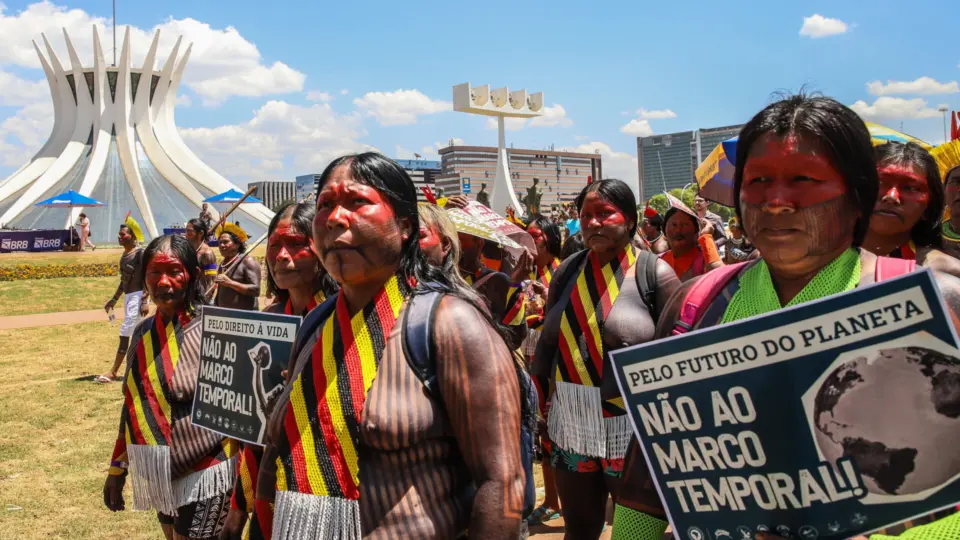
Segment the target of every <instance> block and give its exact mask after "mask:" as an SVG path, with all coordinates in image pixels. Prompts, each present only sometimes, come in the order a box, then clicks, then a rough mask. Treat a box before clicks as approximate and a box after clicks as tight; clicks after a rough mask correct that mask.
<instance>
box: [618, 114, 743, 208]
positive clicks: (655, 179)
mask: <svg viewBox="0 0 960 540" xmlns="http://www.w3.org/2000/svg"><path fill="white" fill-rule="evenodd" d="M742 127H743V125H736V126H724V127H717V128H701V129H698V130H696V131H681V132H679V133H668V134H664V135H651V136H649V137H637V161H638V164H637V168H638V169H639V173H640V200H641V201H645V200H647V199H649V198H650V197H652V196H654V195H656V194H657V193H662V192H664V191H670V190H671V189H674V188H683V187H684V186H686V185H687V184H690V183H691V182H692V183H696V179H695V178H694V173H695V172H696V170H697V166H698V165H700V163H701V162H702V161H703V160H704V159H706V157H707V156H709V155H710V152H712V151H713V149H714V148H716V146H717V145H718V144H720V143H721V142H723V141H725V140H727V139H730V138H732V137H736V136H737V135H739V134H740V128H742Z"/></svg>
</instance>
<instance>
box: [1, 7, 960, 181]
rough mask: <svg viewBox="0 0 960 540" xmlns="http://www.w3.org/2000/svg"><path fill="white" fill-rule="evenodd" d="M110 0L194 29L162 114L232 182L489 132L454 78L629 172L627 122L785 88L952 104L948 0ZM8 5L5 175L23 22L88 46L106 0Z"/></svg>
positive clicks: (956, 13)
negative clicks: (543, 105)
mask: <svg viewBox="0 0 960 540" xmlns="http://www.w3.org/2000/svg"><path fill="white" fill-rule="evenodd" d="M118 3H119V6H118V23H119V25H130V26H132V27H133V28H134V52H135V55H134V57H135V61H138V60H136V59H137V58H140V59H142V57H143V52H144V51H145V49H146V46H147V45H148V40H149V36H150V35H152V33H153V31H154V30H155V29H156V28H160V30H161V32H162V40H161V52H162V56H165V55H166V53H167V51H169V49H170V45H172V40H173V39H174V37H175V34H177V33H181V32H182V33H184V34H185V37H186V39H188V40H192V41H194V42H195V51H194V55H195V56H194V57H192V58H191V62H190V65H189V66H188V68H187V75H186V81H185V84H184V86H183V87H181V99H182V101H183V104H182V105H181V106H180V107H178V109H177V123H178V125H179V126H180V128H181V130H182V133H183V136H184V139H185V140H186V141H187V143H188V144H189V145H190V146H191V147H192V148H193V149H194V150H195V151H196V152H197V154H199V155H200V156H201V157H202V158H203V159H205V160H206V161H207V162H208V163H209V164H211V165H212V166H214V167H215V168H216V169H218V170H219V171H220V172H221V173H223V174H225V175H226V176H227V177H228V178H230V179H232V180H234V181H235V183H237V184H239V185H245V184H246V182H247V181H250V180H259V179H278V180H279V179H287V180H289V179H292V178H293V176H295V175H297V174H304V173H310V172H318V171H319V170H320V169H321V168H322V167H323V165H324V164H325V163H326V162H327V161H329V159H331V158H332V157H334V156H335V155H337V154H338V153H342V152H347V151H356V150H361V149H365V148H370V147H373V148H377V149H379V150H380V151H382V152H384V153H386V154H388V155H391V156H393V157H412V153H413V152H417V153H420V154H423V155H425V156H426V157H435V156H436V149H437V143H440V144H445V143H446V141H448V140H449V139H452V138H455V139H458V142H459V141H464V142H465V143H467V144H482V145H492V144H495V143H496V131H495V130H491V129H490V128H489V126H488V123H487V120H486V119H484V118H480V117H473V116H471V115H465V114H462V113H455V112H452V111H450V110H449V102H450V101H451V100H452V92H451V87H452V86H453V85H454V84H457V83H461V82H467V81H469V82H471V83H474V84H491V85H492V86H494V87H500V86H509V87H510V88H512V89H519V88H526V89H527V90H529V91H543V92H544V93H545V97H546V102H547V105H548V106H550V110H549V114H548V115H547V116H546V117H545V118H543V119H540V120H538V121H536V122H532V123H528V124H526V125H522V126H520V125H513V126H511V127H512V128H514V129H512V130H511V131H509V132H508V134H507V138H508V143H513V144H514V145H515V146H517V147H533V148H543V147H546V146H549V145H551V144H554V145H556V147H558V148H561V147H562V148H570V149H579V150H587V151H593V150H599V151H600V152H601V154H603V159H604V169H605V172H606V173H607V175H608V176H619V177H622V178H625V179H629V180H632V181H633V182H635V181H636V177H637V173H636V162H635V158H636V156H635V154H636V135H637V134H649V133H670V132H674V131H681V130H687V129H694V128H697V127H713V126H719V125H728V124H736V123H741V122H744V121H746V120H747V119H749V117H750V116H751V115H752V114H754V113H756V112H757V111H758V110H759V109H760V108H762V107H763V106H764V105H765V104H766V103H768V102H769V100H770V99H771V94H772V93H773V92H774V91H777V90H781V89H786V90H796V89H798V88H800V87H801V86H806V87H807V88H809V89H811V90H817V91H821V92H823V93H825V94H827V95H830V96H833V97H836V98H837V99H839V100H840V101H842V102H844V103H846V104H848V105H854V104H856V105H855V106H854V108H855V110H857V111H858V112H860V113H861V114H862V115H863V116H865V117H867V118H868V119H870V120H873V121H877V122H879V123H883V124H886V125H888V126H890V127H893V128H899V127H900V125H901V122H902V123H903V128H904V130H905V131H907V132H908V133H911V134H912V135H915V136H917V137H920V138H922V139H925V140H927V141H928V142H931V143H937V142H940V141H941V140H942V139H943V126H942V118H941V116H940V113H938V112H936V109H937V107H938V106H939V105H941V104H946V105H948V106H950V107H951V108H952V109H954V110H960V88H958V84H957V82H956V81H958V80H960V49H958V48H957V47H956V46H955V45H953V44H954V43H955V41H956V39H955V38H956V35H957V22H958V21H960V2H956V1H955V0H950V1H948V0H942V1H941V0H918V1H914V2H910V3H903V2H894V1H892V0H877V1H873V2H870V3H864V2H849V1H833V2H825V1H824V2H789V3H788V2H732V1H728V2H656V3H652V2H604V3H595V5H590V4H589V3H585V2H576V3H574V2H529V3H524V2H495V1H488V2H483V3H482V4H481V3H467V2H443V3H440V2H437V3H433V2H429V3H428V2H423V3H414V2H262V1H258V2H254V1H248V0H240V1H237V0H233V1H221V0H216V1H213V0H201V1H190V2H185V1H179V0H166V1H164V2H124V1H122V0H121V1H120V2H118ZM3 6H4V7H3V11H2V13H0V41H2V44H0V45H2V47H0V48H6V49H7V52H0V119H2V120H0V178H2V177H5V176H6V175H8V174H9V173H10V172H12V171H13V170H15V169H16V168H17V167H19V166H20V165H21V164H22V163H23V162H24V161H25V160H26V159H28V158H29V156H30V155H31V154H32V152H33V151H35V150H36V149H37V148H39V146H40V145H41V144H42V143H43V141H44V140H45V138H46V134H47V133H49V129H50V126H51V125H52V119H50V118H49V116H50V111H51V110H52V109H51V108H50V107H49V103H48V102H49V92H48V91H47V90H46V88H47V87H46V83H45V82H42V81H43V74H42V72H41V71H40V70H39V69H38V67H39V65H38V63H37V61H36V59H35V54H34V53H33V51H32V46H31V45H30V40H31V39H36V38H39V34H40V33H41V32H45V33H46V34H47V36H48V37H49V38H50V39H51V42H53V43H54V46H55V48H57V49H58V52H59V53H60V54H61V60H66V55H65V54H63V51H65V48H64V47H63V37H62V34H61V33H58V32H57V28H58V27H59V26H66V27H67V28H68V29H69V32H70V34H71V37H72V38H73V39H74V42H75V44H76V45H77V46H78V48H80V49H81V50H80V54H81V59H82V60H83V61H84V63H86V64H92V57H91V56H90V53H89V52H87V53H86V54H85V53H84V50H87V51H89V50H90V43H89V42H90V41H91V39H90V25H91V24H94V23H96V24H107V25H108V24H109V20H108V19H109V17H110V10H111V6H110V2H108V1H103V0H101V1H97V2H92V1H67V2H64V1H56V2H52V3H39V4H37V3H33V2H17V1H10V0H6V1H5V2H4V4H3ZM231 29H232V30H231ZM801 29H804V30H803V31H801ZM104 30H105V32H107V35H103V36H102V37H104V38H105V41H109V40H110V38H109V29H104ZM105 47H109V45H108V44H105ZM18 51H19V52H18ZM138 54H139V56H138ZM108 56H109V52H108ZM870 83H873V84H870ZM401 91H403V92H401ZM538 124H539V125H538Z"/></svg>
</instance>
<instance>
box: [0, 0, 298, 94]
mask: <svg viewBox="0 0 960 540" xmlns="http://www.w3.org/2000/svg"><path fill="white" fill-rule="evenodd" d="M93 26H97V27H98V30H99V33H100V38H101V43H102V45H103V47H104V55H105V57H106V58H107V59H108V61H112V59H113V50H112V40H111V39H110V35H111V33H112V31H113V29H112V27H111V26H110V21H109V20H108V19H106V18H104V17H99V16H94V15H91V14H88V13H87V12H85V11H83V10H81V9H68V8H66V7H64V6H58V5H55V4H53V3H51V2H49V1H46V0H44V1H42V2H37V3H34V4H31V5H29V6H27V7H26V9H24V10H22V11H19V12H16V13H13V14H11V13H9V11H8V10H7V8H6V6H4V5H3V4H0V65H5V64H12V65H17V66H23V67H30V68H36V69H39V68H40V61H39V59H38V58H37V55H36V52H35V51H34V49H33V45H32V43H31V41H32V40H37V42H38V43H39V44H40V45H41V48H43V45H42V41H40V39H41V36H40V35H41V33H43V34H45V35H46V36H47V38H48V39H49V40H50V43H51V45H52V46H53V48H54V50H55V51H56V52H57V55H58V56H59V58H60V61H61V63H63V64H64V66H65V67H69V65H70V60H69V56H68V55H67V52H66V50H67V49H66V44H65V42H64V38H63V29H66V31H67V33H68V34H69V35H70V37H71V40H72V41H73V44H74V46H75V47H76V49H77V54H78V55H79V57H80V60H81V61H82V62H83V63H84V65H85V66H92V65H93V38H92V28H93ZM118 30H120V31H121V32H122V31H125V30H126V27H124V28H123V29H118ZM156 30H160V42H159V46H158V49H157V54H158V58H157V66H155V69H159V68H160V67H162V65H163V62H165V61H166V57H167V55H168V54H169V53H170V51H171V50H172V48H173V45H174V43H175V42H176V40H177V37H179V36H181V35H182V36H184V40H185V42H191V43H193V50H192V52H191V55H190V63H189V64H188V65H187V70H186V72H185V73H184V85H185V86H187V87H189V88H191V89H192V90H193V91H194V92H196V94H197V95H198V96H199V97H201V98H202V99H203V101H204V103H205V104H208V105H215V104H217V103H220V102H222V101H223V100H224V99H227V98H228V97H230V96H248V97H256V96H264V95H269V94H281V93H289V92H299V91H301V90H303V82H304V79H305V78H306V76H305V75H304V74H303V73H300V72H299V71H296V70H294V69H292V68H290V67H289V66H287V65H286V64H284V63H282V62H274V63H273V64H270V65H266V64H264V63H263V58H262V57H261V55H260V51H259V50H258V49H257V47H256V45H254V44H253V43H251V42H249V41H247V40H246V39H245V38H244V37H243V36H241V35H240V33H239V32H238V31H237V29H236V28H233V27H231V26H228V27H226V28H222V29H216V28H212V27H211V26H210V25H209V24H207V23H203V22H200V21H197V20H195V19H190V18H186V19H173V18H169V19H167V20H166V21H164V22H163V23H162V24H159V25H156V26H154V27H153V28H149V29H143V28H138V27H130V39H131V47H132V49H131V56H132V62H133V64H134V65H136V66H139V65H141V64H142V62H143V58H144V56H145V55H146V52H147V49H148V48H149V46H150V43H151V41H152V40H153V34H154V32H155V31H156ZM118 37H119V40H118V47H119V46H122V39H123V35H122V34H120V35H119V36H118ZM184 51H185V45H184V47H183V48H181V53H183V52H184ZM44 52H46V51H44ZM119 53H120V51H117V54H118V55H119ZM38 78H42V74H40V73H39V72H38Z"/></svg>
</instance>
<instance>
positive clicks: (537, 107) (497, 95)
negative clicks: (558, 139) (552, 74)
mask: <svg viewBox="0 0 960 540" xmlns="http://www.w3.org/2000/svg"><path fill="white" fill-rule="evenodd" d="M453 110H455V111H460V112H466V113H473V114H483V115H486V116H496V117H497V129H498V131H499V138H498V144H497V176H496V178H494V180H493V189H492V190H491V191H490V206H491V207H492V209H493V211H494V212H502V211H503V209H504V208H506V207H507V206H508V205H512V206H513V207H514V208H515V209H516V211H517V214H518V215H523V214H524V213H525V212H526V209H525V208H524V207H523V205H521V204H520V201H519V200H517V196H516V194H515V193H514V190H513V182H512V181H511V180H510V160H509V158H508V157H507V146H506V142H505V135H504V130H503V119H504V118H505V117H508V116H509V117H513V118H532V117H534V116H542V115H543V92H537V93H536V94H527V91H526V90H517V91H515V92H511V91H510V90H509V89H507V88H497V89H494V90H491V89H490V85H486V84H485V85H483V86H478V87H476V88H471V86H470V83H463V84H458V85H456V86H454V87H453Z"/></svg>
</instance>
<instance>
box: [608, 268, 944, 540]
mask: <svg viewBox="0 0 960 540" xmlns="http://www.w3.org/2000/svg"><path fill="white" fill-rule="evenodd" d="M941 298H942V296H941V294H940V291H939V290H938V289H937V286H936V284H935V282H934V280H933V276H932V274H931V272H930V271H929V270H924V271H920V272H915V273H913V274H910V275H907V276H903V277H900V278H897V279H894V280H890V281H885V282H882V283H879V284H876V285H872V286H868V287H863V288H858V289H856V290H854V291H851V292H849V293H846V294H842V295H837V296H833V297H830V298H826V299H823V300H820V301H817V302H811V303H808V304H803V305H800V306H797V307H793V308H789V309H784V310H781V311H778V312H775V313H772V314H769V315H766V316H761V317H754V318H751V319H747V320H743V321H739V322H736V323H732V324H728V325H723V326H718V327H714V328H709V329H706V330H702V331H697V332H692V333H689V334H685V335H682V336H676V337H672V338H668V339H665V340H661V341H656V342H653V343H649V344H644V345H638V346H635V347H629V348H625V349H621V350H618V351H614V352H613V353H611V356H612V358H613V365H614V367H615V373H616V377H617V382H618V384H619V385H620V390H621V393H622V395H623V397H624V399H625V401H626V403H627V410H628V411H629V415H630V419H631V421H632V423H633V427H634V430H635V432H636V435H637V437H638V438H639V440H640V446H641V448H642V449H643V452H644V456H645V457H646V461H647V466H648V467H649V470H650V472H651V474H652V477H653V479H654V481H655V483H656V485H657V489H658V490H659V492H660V497H661V500H663V501H664V503H665V505H666V508H667V512H668V515H669V518H670V522H671V524H672V526H673V530H674V531H676V533H677V534H678V536H679V537H680V538H689V539H691V540H748V539H752V538H753V535H754V534H755V532H757V531H769V532H771V533H776V534H779V535H780V536H783V537H784V538H788V539H800V540H815V539H818V538H822V539H840V538H847V537H850V536H856V535H858V534H863V533H866V532H868V531H873V530H876V529H879V528H883V527H886V526H889V525H892V524H896V523H900V522H902V521H905V520H908V519H912V518H915V517H918V516H921V515H925V514H928V513H930V512H933V511H936V510H939V509H944V508H948V507H950V506H952V505H955V504H957V503H958V502H960V452H958V451H957V441H960V351H958V349H957V337H956V334H955V331H954V328H953V325H952V324H951V322H950V321H951V318H950V316H949V314H948V312H947V311H946V308H945V306H944V305H943V302H942V299H941Z"/></svg>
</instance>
